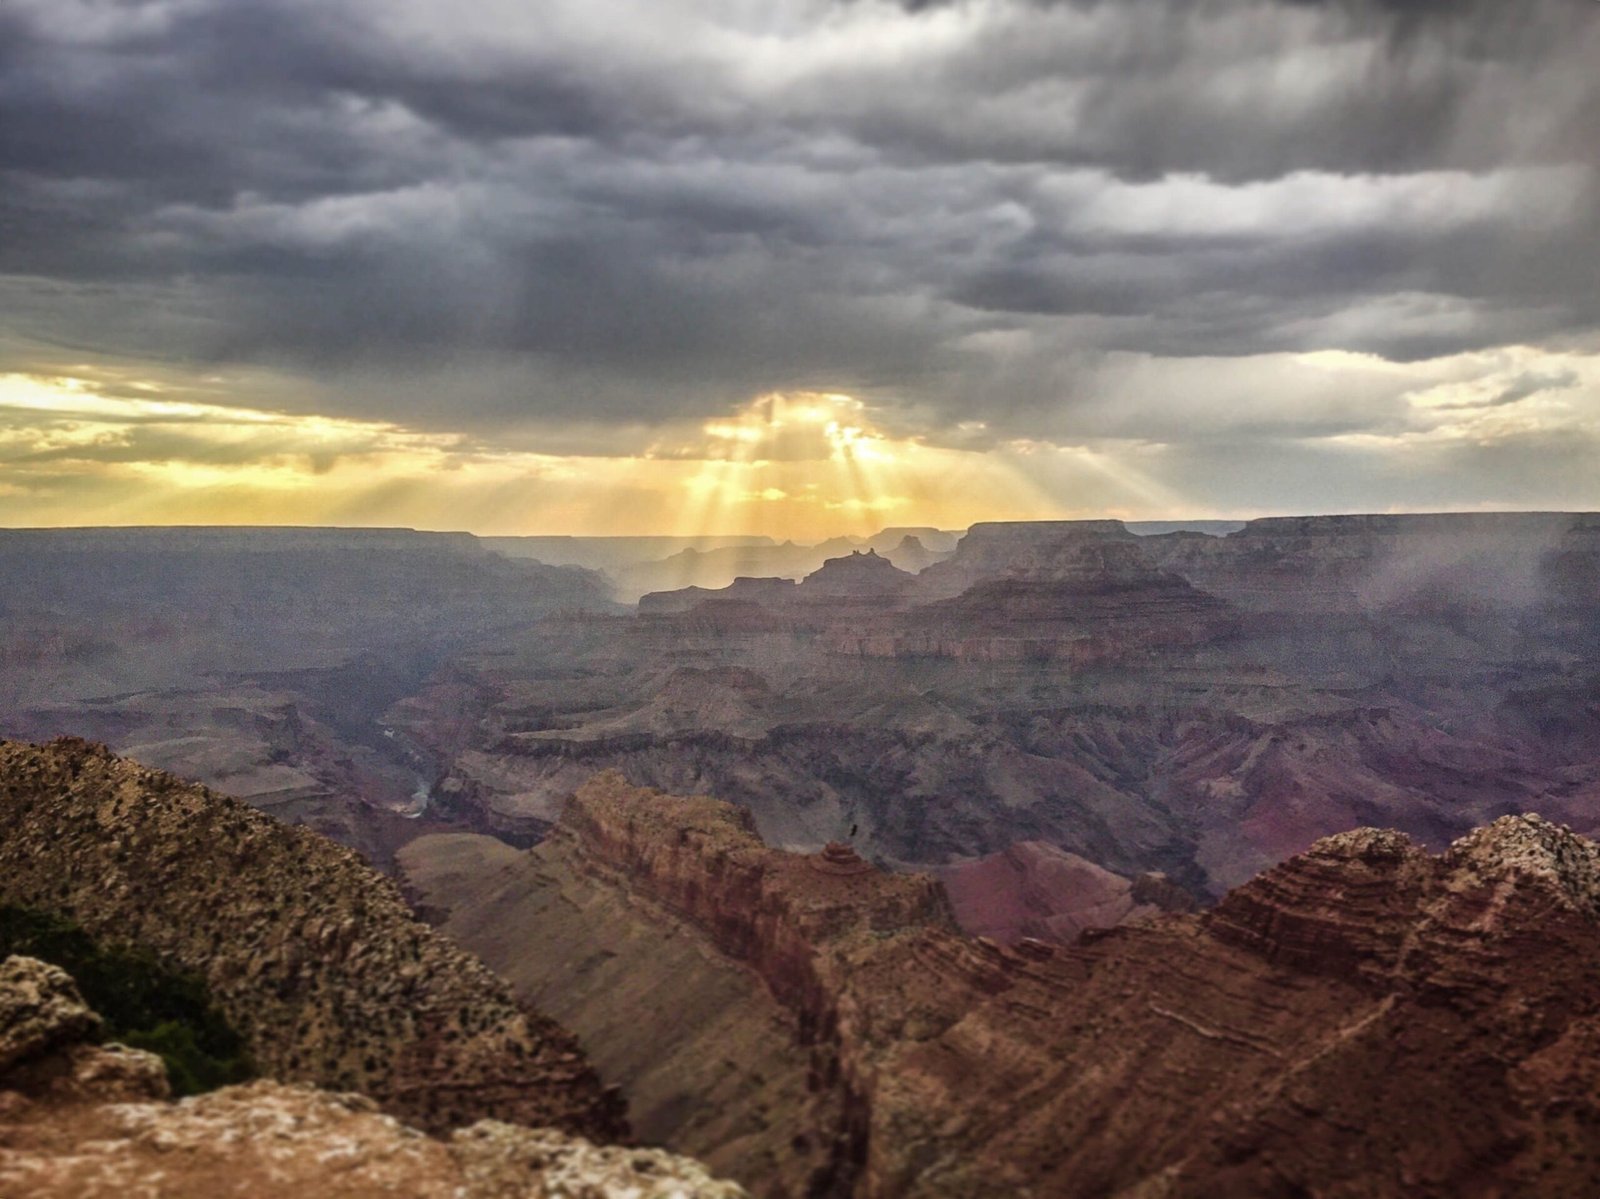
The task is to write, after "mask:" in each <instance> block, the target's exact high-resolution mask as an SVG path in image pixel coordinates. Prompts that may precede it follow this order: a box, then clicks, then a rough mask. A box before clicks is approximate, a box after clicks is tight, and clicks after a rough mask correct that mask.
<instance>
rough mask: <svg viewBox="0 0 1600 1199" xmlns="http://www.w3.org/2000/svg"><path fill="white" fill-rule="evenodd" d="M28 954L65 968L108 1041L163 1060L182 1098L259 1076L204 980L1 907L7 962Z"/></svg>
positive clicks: (0, 935)
mask: <svg viewBox="0 0 1600 1199" xmlns="http://www.w3.org/2000/svg"><path fill="white" fill-rule="evenodd" d="M11 954H23V955H25V956H27V957H32V958H38V959H39V960H40V961H45V962H50V963H53V964H54V965H57V966H60V967H61V968H62V969H63V970H65V971H66V972H67V973H68V974H70V975H72V977H73V978H74V979H76V980H77V983H78V990H80V991H81V992H83V997H84V999H85V1000H86V1001H87V1002H88V1004H89V1006H90V1007H92V1008H93V1009H94V1010H95V1011H96V1012H98V1013H99V1014H100V1016H101V1018H102V1019H104V1020H105V1023H106V1030H107V1036H108V1039H110V1040H112V1041H119V1042H121V1043H122V1044H124V1045H130V1046H132V1047H133V1048H135V1049H146V1050H149V1051H150V1052H151V1053H156V1054H160V1055H161V1058H162V1060H163V1061H164V1062H166V1064H167V1076H168V1078H169V1079H170V1080H171V1082H172V1090H173V1092H174V1093H175V1094H178V1095H197V1094H199V1093H200V1092H202V1091H212V1090H215V1089H216V1088H218V1087H223V1086H228V1085H229V1084H230V1083H236V1082H246V1081H248V1080H249V1079H251V1078H253V1077H255V1067H254V1066H253V1065H252V1063H251V1061H250V1056H249V1054H248V1053H247V1052H246V1050H245V1044H244V1039H243V1038H242V1037H241V1036H240V1035H239V1034H238V1032H237V1031H235V1030H234V1028H233V1026H232V1025H230V1024H229V1023H228V1021H227V1018H226V1017H224V1016H223V1014H222V1012H221V1011H220V1010H219V1009H218V1008H217V1006H216V1004H214V1003H213V1002H212V1001H211V996H210V994H209V992H208V991H207V989H206V985H205V982H204V980H203V979H201V978H200V976H199V975H196V974H193V973H190V972H187V971H182V970H174V969H172V968H171V967H169V966H165V965H163V964H162V963H161V962H160V961H158V960H157V959H156V957H155V955H154V954H152V953H149V952H148V951H146V950H143V949H137V948H123V947H113V946H105V945H101V944H100V943H99V942H97V941H95V940H94V938H92V937H90V936H89V934H88V933H86V932H84V931H83V929H82V928H80V927H79V926H78V925H77V924H74V923H73V922H72V921H71V920H67V919H64V918H63V917H60V916H56V915H52V914H51V913H48V912H41V911H38V910H36V909H33V908H24V907H17V906H13V905H9V904H0V958H5V957H8V956H10V955H11Z"/></svg>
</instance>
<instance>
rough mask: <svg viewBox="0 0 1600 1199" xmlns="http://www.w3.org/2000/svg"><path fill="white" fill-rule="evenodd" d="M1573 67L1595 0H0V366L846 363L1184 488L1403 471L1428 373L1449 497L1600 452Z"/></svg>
mask: <svg viewBox="0 0 1600 1199" xmlns="http://www.w3.org/2000/svg"><path fill="white" fill-rule="evenodd" d="M1597 62H1600V7H1597V6H1596V5H1595V4H1594V3H1593V2H1592V0H1531V2H1530V3H1528V4H1524V5H1520V6H1511V5H1504V4H1500V5H1494V4H1489V3H1487V2H1486V0H1483V2H1473V0H1462V2H1459V3H1444V2H1442V0H1440V2H1438V3H1419V2H1411V3H1404V2H1401V0H1387V2H1379V0H1322V2H1312V0H1298V2H1290V0H1070V2H1069V0H1057V2H1048V0H954V2H951V3H926V4H908V5H902V4H894V3H888V2H882V0H851V2H839V0H773V2H771V3H765V4H752V3H749V2H748V0H694V2H691V0H657V2H656V3H653V4H648V5H646V4H640V3H638V2H637V0H627V2H622V0H544V2H542V3H540V4H537V5H527V4H525V3H518V2H515V0H476V2H474V3H471V4H447V3H444V2H443V0H382V2H380V0H250V2H249V3H244V2H242V0H122V2H120V3H105V2H103V0H0V371H8V370H9V371H12V372H16V373H19V374H36V375H38V374H43V375H58V374H61V373H63V371H64V370H65V369H66V368H67V367H68V366H69V365H70V364H72V363H74V362H78V361H83V360H87V361H92V362H95V363H99V364H102V365H107V366H114V367H118V368H121V367H125V366H126V365H127V364H129V363H140V364H143V366H142V367H141V369H143V370H144V372H145V373H146V374H147V375H148V376H150V377H151V378H155V379H157V380H165V381H170V382H171V383H172V384H173V385H175V386H176V385H181V386H193V385H194V384H195V381H196V380H197V379H199V378H201V377H203V376H209V375H219V374H220V375H224V376H226V377H230V378H244V377H246V376H248V377H249V379H251V380H252V383H251V385H250V387H249V388H248V389H247V390H246V391H244V392H243V393H242V394H239V395H237V396H234V397H233V398H232V399H231V400H230V398H229V396H228V395H222V396H220V397H219V398H218V402H219V403H224V404H226V403H229V402H233V403H237V404H239V405H240V406H244V407H250V408H252V409H262V410H272V411H280V412H289V413H301V414H315V415H321V416H324V417H328V418H332V419H338V420H349V421H355V422H368V423H374V422H375V423H380V424H384V425H388V426H393V427H395V428H397V429H403V430H407V431H410V432H411V433H415V434H416V435H417V436H432V435H451V436H459V437H462V438H465V439H468V440H469V441H470V442H472V443H473V444H476V445H491V446H493V447H496V448H497V449H503V450H505V451H507V452H537V453H544V454H616V455H636V454H644V453H646V452H648V450H649V448H650V447H651V446H652V445H659V444H661V443H662V439H663V436H664V434H663V430H682V429H694V428H698V427H699V426H701V425H703V424H704V423H706V422H713V421H717V420H719V419H724V418H727V417H729V416H730V415H731V414H735V413H737V412H738V411H739V410H740V408H741V406H742V405H745V404H747V403H748V402H749V401H750V399H751V398H752V397H753V396H757V395H761V394H765V393H768V392H773V391H828V392H840V393H848V394H850V395H853V396H856V397H858V398H859V399H861V400H862V401H863V402H864V403H865V404H866V405H867V406H868V408H869V410H870V411H871V413H872V414H873V419H874V421H875V422H876V424H877V426H878V427H881V429H882V430H883V431H884V433H885V434H886V435H889V436H892V437H895V438H901V439H921V440H922V442H923V443H924V444H927V445H929V446H931V447H936V446H943V447H947V448H959V449H961V450H963V451H964V452H983V451H985V450H990V451H994V452H1000V451H1001V450H1002V449H1003V448H1004V447H1006V446H1009V445H1012V444H1013V443H1016V442H1019V441H1022V442H1027V443H1030V444H1037V445H1041V446H1050V447H1066V448H1067V449H1069V450H1073V451H1074V452H1078V451H1085V452H1093V453H1096V454H1102V455H1104V454H1111V455H1114V456H1119V460H1120V461H1121V462H1122V463H1123V465H1125V466H1129V467H1130V469H1131V464H1132V463H1133V462H1134V461H1135V459H1137V460H1138V461H1140V462H1142V463H1144V464H1145V465H1147V466H1150V467H1152V468H1153V469H1155V468H1158V469H1157V471H1156V473H1158V474H1160V475H1161V476H1162V477H1163V478H1164V480H1165V482H1164V483H1163V485H1162V494H1163V495H1164V496H1166V497H1167V498H1166V499H1164V500H1163V501H1162V502H1163V503H1168V504H1170V505H1177V506H1188V507H1191V508H1206V509H1208V510H1215V509H1218V508H1228V507H1230V505H1229V504H1228V503H1227V500H1226V495H1227V492H1226V490H1225V488H1223V487H1221V486H1219V485H1218V482H1217V476H1218V474H1219V473H1220V474H1222V475H1224V476H1225V475H1226V474H1227V473H1228V472H1229V470H1230V469H1231V467H1230V465H1229V464H1230V463H1231V462H1239V461H1246V460H1249V459H1251V457H1252V455H1255V456H1257V457H1259V458H1260V459H1261V460H1263V461H1268V460H1271V461H1296V462H1299V463H1301V464H1302V467H1303V470H1304V471H1306V472H1310V473H1305V474H1302V475H1301V476H1300V478H1301V482H1300V483H1299V484H1298V485H1293V484H1291V483H1288V482H1286V483H1285V485H1283V486H1281V487H1280V488H1278V489H1277V490H1276V491H1273V492H1272V493H1271V494H1268V495H1263V496H1254V494H1253V493H1254V492H1255V491H1257V490H1259V488H1256V487H1255V486H1254V484H1253V483H1252V484H1250V485H1249V486H1243V485H1241V488H1240V491H1239V495H1240V497H1241V498H1240V499H1239V500H1238V501H1237V503H1236V504H1234V505H1232V507H1234V508H1235V509H1236V510H1242V509H1244V508H1246V507H1255V506H1259V505H1265V506H1268V507H1274V506H1275V507H1279V508H1285V509H1290V508H1311V507H1314V506H1317V505H1318V504H1319V503H1332V502H1335V499H1334V497H1335V496H1337V497H1338V499H1337V502H1339V503H1341V504H1349V505H1354V506H1366V507H1383V506H1390V505H1395V504H1401V505H1404V504H1410V503H1413V502H1421V501H1419V500H1413V498H1411V497H1412V493H1414V492H1416V491H1417V490H1418V486H1417V485H1415V484H1408V483H1406V480H1408V479H1410V478H1411V476H1410V475H1408V474H1407V473H1406V472H1405V471H1404V470H1398V469H1397V464H1398V463H1400V462H1401V459H1400V458H1399V457H1396V456H1395V455H1396V454H1397V453H1398V452H1399V451H1398V450H1397V449H1396V446H1397V445H1399V444H1400V443H1399V442H1397V441H1395V440H1394V439H1397V438H1399V439H1402V440H1403V439H1405V438H1413V439H1414V438H1417V437H1420V436H1425V435H1427V436H1435V437H1437V436H1438V434H1436V433H1430V432H1429V427H1430V426H1429V422H1430V421H1434V419H1435V417H1436V416H1437V414H1436V413H1430V410H1429V405H1428V403H1427V402H1426V401H1421V400H1418V399H1417V398H1416V396H1415V395H1414V394H1413V393H1415V391H1416V387H1417V386H1418V380H1419V379H1420V378H1421V377H1422V375H1426V376H1427V380H1431V379H1433V378H1434V377H1436V376H1438V377H1445V376H1448V377H1450V378H1451V379H1452V380H1454V381H1453V383H1452V386H1456V387H1458V388H1469V390H1470V388H1471V387H1476V388H1477V390H1475V391H1470V394H1469V393H1468V392H1467V391H1463V392H1461V394H1459V395H1457V396H1456V397H1455V398H1454V399H1450V400H1446V401H1443V402H1444V403H1447V404H1448V403H1453V404H1463V405H1467V407H1464V408H1459V409H1451V410H1450V412H1451V413H1452V414H1453V418H1455V419H1454V423H1453V424H1451V422H1444V423H1443V424H1440V425H1438V426H1437V427H1455V428H1464V427H1465V425H1464V424H1463V418H1464V414H1467V413H1469V412H1471V413H1476V416H1475V417H1474V420H1475V422H1476V423H1475V424H1474V425H1473V428H1474V429H1475V432H1474V433H1473V435H1472V436H1473V437H1475V438H1476V439H1477V441H1476V442H1475V443H1474V444H1476V445H1477V446H1478V450H1479V451H1480V454H1479V458H1478V459H1476V460H1474V461H1473V463H1472V467H1473V469H1474V470H1477V471H1480V472H1487V473H1483V474H1481V476H1478V477H1474V478H1472V479H1471V480H1469V481H1467V482H1466V483H1462V484H1460V485H1459V486H1458V487H1457V488H1456V490H1455V491H1451V489H1450V488H1448V487H1445V488H1443V489H1441V490H1440V491H1439V492H1438V493H1437V494H1436V495H1435V494H1434V493H1433V492H1432V491H1431V490H1430V489H1429V488H1423V490H1425V491H1429V494H1430V495H1431V496H1433V498H1432V499H1431V500H1430V501H1429V502H1432V503H1435V504H1441V505H1444V504H1477V503H1496V502H1503V503H1506V504H1513V503H1517V502H1518V498H1517V497H1518V495H1520V494H1522V492H1521V491H1520V490H1519V488H1520V486H1521V485H1520V484H1518V483H1517V482H1516V479H1517V478H1518V477H1519V476H1518V475H1517V473H1516V472H1517V470H1518V469H1520V468H1519V467H1517V466H1516V462H1515V461H1514V460H1515V459H1516V451H1515V450H1514V447H1515V446H1516V445H1522V444H1526V441H1527V439H1528V438H1540V439H1543V443H1545V444H1555V445H1558V446H1560V447H1562V448H1563V451H1564V452H1567V453H1576V454H1578V455H1579V456H1580V457H1581V455H1582V453H1583V452H1586V451H1587V452H1591V453H1592V452H1593V451H1594V450H1595V449H1596V446H1595V444H1594V442H1593V441H1592V440H1590V438H1591V437H1592V436H1593V425H1594V421H1595V417H1596V414H1597V408H1600V398H1597V396H1596V394H1595V392H1594V390H1593V387H1592V379H1593V375H1592V373H1590V372H1589V368H1588V365H1587V364H1588V360H1589V357H1590V356H1591V355H1592V354H1594V353H1596V352H1600V251H1597V250H1596V247H1597V246H1600V178H1597V169H1596V157H1595V146H1596V144H1597V139H1600V72H1597V71H1596V70H1595V64H1596V63H1597ZM1327 352H1338V353H1342V354H1345V355H1369V356H1372V357H1371V359H1370V361H1369V360H1366V359H1356V358H1346V359H1344V360H1342V362H1343V365H1342V366H1340V367H1338V368H1337V369H1334V368H1332V367H1330V366H1329V365H1328V360H1324V361H1322V362H1321V363H1320V365H1319V364H1312V365H1308V359H1307V355H1311V356H1312V358H1313V359H1314V358H1315V355H1316V354H1318V353H1327ZM1429 363H1431V364H1433V365H1431V366H1428V365H1426V364H1429ZM1384 364H1389V365H1390V366H1396V367H1398V366H1409V365H1413V364H1423V366H1424V367H1425V369H1423V368H1419V369H1420V370H1421V374H1417V373H1406V372H1399V373H1396V372H1395V371H1393V370H1390V369H1389V368H1388V367H1386V366H1385V365H1384ZM1472 370H1479V372H1480V373H1479V374H1478V375H1476V376H1471V371H1472ZM1462 372H1467V375H1468V376H1469V377H1465V378H1456V376H1458V375H1460V374H1461V373H1462ZM1474 378H1475V379H1476V380H1477V383H1474V382H1473V380H1474ZM1427 380H1424V384H1423V385H1424V389H1425V388H1426V387H1427V386H1433V384H1432V383H1431V382H1427ZM1491 387H1492V388H1495V389H1497V390H1494V391H1493V394H1490V393H1489V391H1488V390H1487V389H1489V388H1491ZM1552 397H1557V398H1555V399H1552ZM1530 405H1532V407H1530ZM1541 405H1542V407H1541ZM1480 409H1481V410H1482V411H1480ZM1490 410H1492V411H1494V412H1496V413H1498V414H1499V416H1498V418H1497V421H1498V423H1485V422H1486V421H1487V420H1488V416H1487V413H1488V412H1489V411H1490ZM1563 413H1564V414H1565V415H1564V416H1563V415H1562V414H1563ZM673 435H674V436H675V435H677V434H675V433H674V434H673ZM1361 437H1366V438H1369V439H1376V440H1369V441H1368V442H1367V443H1364V446H1363V443H1361V442H1359V441H1352V440H1350V439H1352V438H1357V439H1359V438H1361ZM1341 439H1343V440H1341ZM1384 439H1389V440H1388V441H1385V440H1384ZM1519 439H1521V440H1519ZM1358 451H1359V453H1360V454H1364V455H1366V458H1364V459H1363V461H1370V464H1371V465H1372V467H1373V470H1372V471H1371V472H1366V473H1363V472H1362V471H1357V472H1356V474H1357V476H1359V477H1363V478H1365V477H1367V474H1370V475H1371V478H1370V486H1367V487H1366V488H1365V489H1355V491H1354V493H1351V489H1350V488H1349V487H1348V486H1346V484H1347V482H1348V480H1349V479H1350V478H1351V477H1354V476H1351V475H1350V473H1349V458H1350V456H1351V455H1353V454H1357V452H1358ZM265 452H267V451H265V450H263V453H265ZM1461 463H1462V464H1465V463H1466V459H1462V460H1461ZM1381 467H1387V468H1391V469H1389V470H1388V473H1387V474H1386V473H1385V470H1384V469H1379V468H1381ZM1206 479H1210V480H1212V482H1211V484H1210V485H1209V489H1207V488H1206V487H1203V486H1201V485H1200V483H1199V482H1197V480H1198V481H1203V480H1206ZM1223 481H1226V480H1225V479H1224V480H1223ZM1242 483H1243V481H1242V480H1241V484H1242ZM1502 484H1503V485H1502ZM1297 486H1298V490H1297ZM1197 488H1199V489H1197ZM1582 490H1583V489H1582V486H1579V488H1578V491H1579V492H1582ZM1247 494H1249V495H1252V498H1250V499H1245V498H1243V497H1244V496H1245V495H1247ZM1565 494H1567V493H1562V495H1565ZM1586 497H1587V498H1586ZM1547 498H1548V497H1547ZM1554 498H1556V499H1558V500H1559V499H1560V498H1561V496H1559V495H1558V496H1556V497H1554ZM1107 500H1108V503H1109V502H1114V501H1112V500H1111V499H1110V497H1109V496H1108V497H1107ZM1540 502H1545V501H1544V500H1541V501H1540ZM1568 502H1570V503H1573V504H1578V503H1588V504H1600V494H1597V493H1596V491H1595V490H1594V489H1591V490H1589V491H1588V492H1587V493H1583V494H1577V493H1574V494H1572V495H1571V498H1570V500H1569V501H1568Z"/></svg>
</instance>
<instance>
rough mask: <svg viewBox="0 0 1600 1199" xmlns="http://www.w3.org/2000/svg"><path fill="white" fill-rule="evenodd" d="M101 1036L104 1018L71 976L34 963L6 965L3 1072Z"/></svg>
mask: <svg viewBox="0 0 1600 1199" xmlns="http://www.w3.org/2000/svg"><path fill="white" fill-rule="evenodd" d="M99 1032H100V1018H99V1017H98V1016H96V1015H95V1014H94V1013H93V1012H92V1011H90V1010H89V1005H88V1004H86V1003H84V1001H83V996H81V995H80V994H78V986H77V984H76V983H74V982H73V981H72V978H71V976H70V975H68V974H67V972H66V971H65V970H62V969H60V968H59V967H57V966H52V965H50V964H49V963H48V962H41V961H37V960H35V959H34V958H25V957H9V958H7V959H6V960H5V961H4V962H0V1071H5V1070H9V1069H11V1068H12V1067H13V1066H16V1065H18V1064H20V1063H22V1062H26V1061H29V1060H30V1059H34V1058H39V1057H43V1056H44V1055H45V1054H47V1053H50V1052H51V1051H53V1050H55V1049H57V1048H59V1047H61V1046H64V1045H69V1044H74V1043H77V1042H80V1041H87V1040H90V1039H93V1038H97V1037H98V1035H99Z"/></svg>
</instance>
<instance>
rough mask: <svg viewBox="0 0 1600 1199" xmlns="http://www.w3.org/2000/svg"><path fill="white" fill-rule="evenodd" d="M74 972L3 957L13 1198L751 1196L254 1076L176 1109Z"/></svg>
mask: <svg viewBox="0 0 1600 1199" xmlns="http://www.w3.org/2000/svg"><path fill="white" fill-rule="evenodd" d="M98 1026H99V1021H98V1019H97V1018H96V1016H95V1015H94V1013H92V1012H90V1011H89V1009H88V1008H87V1007H86V1006H85V1005H84V1003H83V1001H82V999H81V998H80V997H79V996H78V994H77V991H76V988H75V986H74V985H73V981H72V980H71V979H70V978H69V977H68V976H67V975H66V974H65V973H63V972H62V971H60V970H58V969H56V968H55V967H53V966H49V965H47V964H45V963H43V962H38V961H34V960H32V959H28V958H21V957H12V958H8V959H6V960H5V962H4V963H0V1045H3V1046H4V1047H5V1052H4V1056H0V1196H4V1197H5V1199H22V1197H23V1196H27V1197H28V1199H123V1197H124V1196H128V1195H159V1196H162V1197H163V1199H213V1197H214V1196H217V1195H222V1194H233V1195H250V1196H258V1197H260V1199H279V1197H282V1199H302V1197H303V1196H306V1195H316V1196H319V1197H322V1196H331V1197H336V1199H366V1197H368V1196H372V1197H376V1196H396V1197H399V1199H511V1197H513V1196H515V1197H516V1199H624V1197H626V1199H740V1196H742V1195H743V1194H744V1192H743V1191H742V1190H740V1188H739V1187H737V1186H735V1185H733V1184H731V1183H727V1182H718V1181H716V1180H715V1179H713V1178H712V1177H711V1176H710V1175H709V1174H708V1173H707V1172H706V1171H705V1169H704V1168H702V1167H701V1166H700V1165H698V1164H697V1163H695V1162H692V1161H688V1160H686V1159H683V1158H679V1157H674V1156H673V1155H671V1154H667V1153H662V1152H660V1151H658V1150H644V1149H626V1148H617V1147H609V1148H602V1147H598V1146H595V1145H593V1144H591V1143H590V1142H588V1141H586V1140H584V1139H582V1138H579V1137H573V1136H569V1135H567V1134H565V1133H561V1132H558V1131H556V1130H554V1129H548V1128H546V1129H528V1128H519V1127H515V1126H513V1125H509V1124H503V1123H500V1122H498V1121H493V1120H482V1121H479V1122H478V1123H476V1124H473V1125H472V1126H471V1127H470V1128H465V1129H459V1130H457V1131H456V1132H454V1133H452V1134H451V1135H450V1137H449V1138H448V1139H447V1140H435V1139H433V1138H430V1137H428V1136H425V1135H424V1134H422V1133H421V1132H418V1131H416V1130H415V1129H411V1128H407V1127H406V1126H404V1125H403V1124H401V1123H400V1122H399V1121H397V1120H395V1119H394V1118H393V1117H392V1116H388V1115H384V1114H383V1113H381V1112H380V1111H379V1110H378V1108H377V1105H376V1104H375V1103H373V1101H372V1100H371V1099H368V1098H366V1097H364V1096H361V1095H355V1094H340V1093H333V1092H328V1091H322V1090H318V1089H316V1088H314V1087H309V1086H304V1085H299V1086H287V1085H284V1084H282V1083H275V1082H256V1083H251V1084H249V1085H247V1086H236V1087H228V1088H225V1089H223V1090H221V1091H214V1092H212V1093H210V1094H207V1095H202V1096H198V1097H194V1098H190V1099H186V1100H184V1101H182V1102H181V1103H170V1102H166V1101H165V1100H166V1088H165V1078H164V1075H163V1074H162V1073H161V1063H160V1060H159V1059H157V1058H155V1057H153V1056H151V1055H150V1054H143V1053H139V1052H137V1051H135V1050H128V1049H124V1048H122V1047H121V1046H117V1045H100V1044H97V1043H96V1041H97V1039H98Z"/></svg>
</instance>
